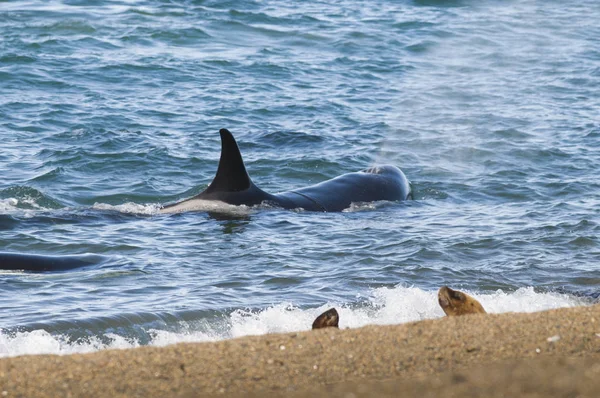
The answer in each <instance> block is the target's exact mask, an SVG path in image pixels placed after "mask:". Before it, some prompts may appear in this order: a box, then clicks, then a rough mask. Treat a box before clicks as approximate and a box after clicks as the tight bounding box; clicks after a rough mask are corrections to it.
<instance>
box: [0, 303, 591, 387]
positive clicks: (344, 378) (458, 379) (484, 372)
mask: <svg viewBox="0 0 600 398" xmlns="http://www.w3.org/2000/svg"><path fill="white" fill-rule="evenodd" d="M599 353H600V305H594V306H589V307H577V308H566V309H559V310H551V311H545V312H538V313H531V314H522V313H506V314H484V315H468V316H462V317H445V318H440V319H435V320H426V321H421V322H414V323H409V324H401V325H391V326H367V327H363V328H358V329H345V330H337V329H331V328H330V329H322V330H316V331H307V332H299V333H288V334H270V335H264V336H253V337H243V338H238V339H232V340H225V341H219V342H215V343H186V344H177V345H172V346H168V347H141V348H137V349H129V350H109V351H101V352H96V353H92V354H79V355H68V356H55V355H44V356H22V357H15V358H4V359H2V360H0V394H1V396H2V397H59V396H62V397H68V396H86V397H100V396H102V397H125V396H126V397H147V396H256V397H259V396H290V397H302V396H328V397H330V396H335V397H338V396H339V397H367V396H400V395H402V396H415V397H417V396H419V397H438V396H442V394H443V396H444V397H459V396H460V397H475V396H481V397H504V396H507V397H508V396H526V397H538V396H539V397H542V396H543V397H549V396H551V397H567V396H568V397H575V396H577V397H597V396H600V354H599Z"/></svg>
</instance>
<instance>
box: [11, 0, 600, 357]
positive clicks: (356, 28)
mask: <svg viewBox="0 0 600 398" xmlns="http://www.w3.org/2000/svg"><path fill="white" fill-rule="evenodd" d="M599 20H600V3H598V2H597V1H595V0H587V1H586V0H583V1H574V0H567V1H560V2H559V1H554V0H550V1H545V2H540V1H534V0H514V1H511V0H508V1H485V0H484V1H470V0H454V1H436V0H412V1H409V0H400V1H390V0H374V1H369V2H363V1H356V0H341V1H334V2H316V1H315V2H297V1H289V0H283V1H270V0H265V1H259V0H256V1H250V0H241V1H176V0H172V1H169V0H163V1H158V0H156V1H150V0H146V1H142V0H122V1H78V0H69V1H67V0H64V1H44V2H29V1H19V0H15V1H0V38H1V39H0V139H1V141H0V251H2V252H16V253H35V254H44V255H58V256H60V255H71V254H99V255H102V256H104V257H105V258H106V261H105V262H103V263H101V264H98V265H94V266H90V267H86V268H81V269H75V270H70V271H65V272H50V273H26V272H19V271H10V272H9V271H2V272H0V356H11V355H22V354H39V353H57V354H69V353H74V352H89V351H95V350H101V349H107V348H127V347H135V346H139V345H146V344H150V345H165V344H172V343H176V342H181V341H212V340H219V339H226V338H232V337H238V336H243V335H248V334H264V333H272V332H287V331H297V330H307V329H309V328H310V325H311V323H312V320H313V318H314V317H315V316H317V315H318V314H319V313H320V312H322V311H324V310H326V309H328V308H329V307H331V306H335V307H336V308H338V310H339V312H340V317H341V318H340V326H341V327H351V328H353V327H360V326H363V325H367V324H397V323H402V322H409V321H414V320H420V319H428V318H436V317H441V316H443V313H442V311H441V309H440V308H439V307H438V305H437V300H436V292H437V289H438V288H439V287H440V286H442V285H449V286H451V287H454V288H458V289H462V290H464V291H467V292H469V293H471V294H473V295H474V296H475V297H477V298H478V299H480V301H481V302H482V304H483V305H484V307H485V308H487V310H488V311H489V312H508V311H523V312H528V311H539V310H544V309H549V308H558V307H568V306H575V305H588V304H591V303H595V302H596V300H597V297H598V294H599V285H600V272H599V266H600V239H599V237H598V236H599V235H600V217H599V215H600V183H599V181H598V171H599V170H600V167H599V165H600V47H599V46H598V38H599V37H600V27H599V26H600V25H599V24H598V21H599ZM220 128H228V129H229V130H231V131H232V132H233V133H234V135H235V137H236V138H237V140H238V143H239V145H240V148H241V151H242V154H243V156H244V160H245V162H246V166H247V168H248V171H249V174H250V175H251V177H252V178H253V180H254V182H255V183H256V184H257V185H258V186H259V187H261V188H263V189H264V190H266V191H268V192H280V191H286V190H290V189H294V188H298V187H302V186H306V185H310V184H314V183H317V182H320V181H323V180H325V179H328V178H332V177H335V176H337V175H339V174H343V173H346V172H352V171H357V170H360V169H364V168H366V167H369V166H371V165H373V164H394V165H396V166H398V167H400V168H401V169H402V170H403V171H404V173H405V174H406V175H407V177H408V178H409V179H410V181H411V183H412V187H413V192H414V200H409V201H407V202H403V203H370V204H355V205H353V206H352V207H351V208H349V209H347V211H344V212H342V213H312V212H303V211H286V210H281V209H274V208H267V207H265V206H263V207H258V208H247V207H238V208H233V209H232V208H230V207H219V206H216V207H215V208H212V209H208V211H199V212H191V213H185V214H177V215H160V214H158V209H159V208H160V206H161V205H163V204H166V203H171V202H174V201H177V200H181V199H183V198H186V197H190V196H193V195H195V194H197V193H198V192H200V191H202V190H203V189H204V188H205V187H206V186H207V185H208V184H209V183H210V181H211V179H212V178H213V176H214V173H215V171H216V167H217V163H218V160H219V155H220V153H219V151H220V143H219V135H218V130H219V129H220Z"/></svg>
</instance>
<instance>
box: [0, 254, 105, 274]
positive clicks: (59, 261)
mask: <svg viewBox="0 0 600 398" xmlns="http://www.w3.org/2000/svg"><path fill="white" fill-rule="evenodd" d="M103 261H105V258H104V257H103V256H99V255H94V254H82V255H68V256H43V255H39V254H21V253H0V270H8V271H29V272H48V271H67V270H70V269H74V268H81V267H87V266H89V265H95V264H99V263H101V262H103Z"/></svg>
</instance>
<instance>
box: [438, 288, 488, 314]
mask: <svg viewBox="0 0 600 398" xmlns="http://www.w3.org/2000/svg"><path fill="white" fill-rule="evenodd" d="M438 302H439V303H440V307H442V309H443V310H444V312H445V313H446V315H448V316H455V315H466V314H485V313H486V312H485V310H484V309H483V306H482V305H481V304H480V303H479V301H477V300H475V299H474V298H473V297H471V296H469V295H468V294H466V293H463V292H459V291H458V290H452V289H450V288H449V287H448V286H442V287H441V288H440V290H439V291H438Z"/></svg>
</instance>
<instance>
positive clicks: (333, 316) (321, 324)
mask: <svg viewBox="0 0 600 398" xmlns="http://www.w3.org/2000/svg"><path fill="white" fill-rule="evenodd" d="M339 321H340V316H339V315H338V312H337V311H336V310H335V308H331V309H328V310H327V311H325V312H324V313H322V314H321V315H319V316H318V317H317V319H315V321H314V322H313V324H312V328H313V329H321V328H327V327H336V328H337V327H338V323H339Z"/></svg>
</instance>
